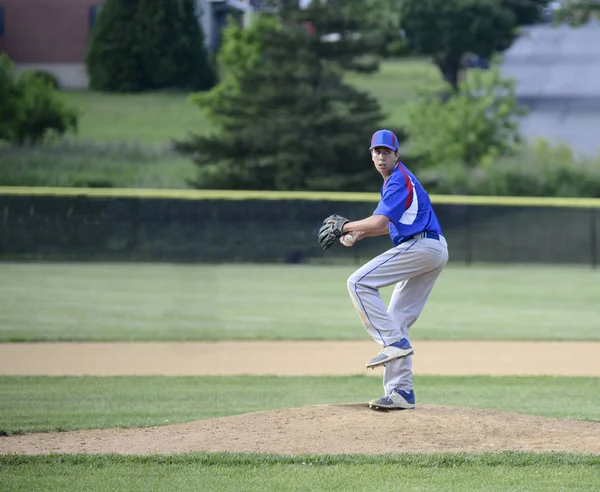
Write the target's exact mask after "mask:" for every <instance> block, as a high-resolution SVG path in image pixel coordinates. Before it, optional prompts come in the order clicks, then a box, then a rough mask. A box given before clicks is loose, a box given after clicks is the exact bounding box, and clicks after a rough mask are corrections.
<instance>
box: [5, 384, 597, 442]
mask: <svg viewBox="0 0 600 492" xmlns="http://www.w3.org/2000/svg"><path fill="white" fill-rule="evenodd" d="M415 388H416V395H417V399H418V403H419V404H423V403H431V404H437V405H450V406H460V407H472V408H483V409H499V410H503V411H509V412H517V413H523V414H529V415H540V416H545V417H558V418H568V419H578V420H590V421H596V422H600V378H588V377H550V376H544V377H529V376H528V377H525V376H520V377H499V376H471V377H467V376H452V377H450V376H447V377H442V376H419V375H417V376H415ZM380 393H382V389H381V380H380V379H379V378H375V377H370V376H335V377H334V376H331V377H324V376H314V377H275V376H229V377H227V376H201V377H199V376H186V377H159V376H144V377H141V376H140V377H125V376H123V377H41V376H40V377H16V376H15V377H6V376H4V377H1V376H0V394H2V399H1V400H0V435H10V434H20V433H24V432H45V431H67V430H76V429H101V428H114V427H148V426H158V425H167V424H174V423H179V422H190V421H194V420H199V419H206V418H215V417H225V416H228V415H238V414H243V413H249V412H257V411H261V410H271V409H277V408H295V407H300V406H304V405H317V404H328V403H355V402H361V401H369V400H371V399H373V398H376V397H379V396H381V394H380ZM556 395H561V397H560V398H556Z"/></svg>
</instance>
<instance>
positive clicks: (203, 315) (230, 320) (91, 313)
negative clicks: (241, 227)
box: [0, 263, 600, 342]
mask: <svg viewBox="0 0 600 492" xmlns="http://www.w3.org/2000/svg"><path fill="white" fill-rule="evenodd" d="M357 267H358V265H343V266H339V265H338V266H325V265H298V266H289V265H257V264H255V265H248V264H237V265H198V264H196V265H175V264H139V263H136V264H131V263H123V264H110V263H109V264H107V263H90V264H82V263H29V264H23V263H21V264H19V263H1V264H0V341H4V342H7V341H134V340H135V341H206V340H364V339H367V334H366V331H365V329H364V328H363V326H362V324H361V323H360V320H359V317H358V315H357V314H356V312H355V310H354V307H353V306H352V303H351V302H350V298H349V296H348V292H347V288H346V279H347V278H348V276H349V275H350V274H352V272H353V271H354V270H355V269H356V268H357ZM599 285H600V271H598V270H593V269H590V268H584V267H562V266H525V265H477V266H471V267H465V266H463V265H454V264H449V266H448V267H447V268H446V269H445V271H444V272H443V274H442V275H441V277H440V278H439V280H438V282H437V284H436V286H435V288H434V290H433V292H432V294H431V297H430V299H429V302H428V304H427V305H426V307H425V310H424V312H423V314H422V316H421V318H420V319H419V321H418V322H417V324H416V325H415V326H414V327H413V329H412V330H411V336H412V337H413V339H415V340H418V339H421V340H600V331H599V330H598V319H599V318H600V308H599V305H598V293H599V288H598V286H599ZM560 286H563V287H560ZM559 287H560V288H559ZM391 291H392V287H386V288H384V289H382V291H381V293H382V296H383V298H384V300H386V301H387V300H388V299H389V296H390V295H391Z"/></svg>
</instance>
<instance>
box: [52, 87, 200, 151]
mask: <svg viewBox="0 0 600 492" xmlns="http://www.w3.org/2000/svg"><path fill="white" fill-rule="evenodd" d="M61 94H62V96H63V98H64V100H65V101H66V102H67V103H69V104H71V105H73V106H76V107H77V108H79V109H80V111H81V112H82V114H81V117H80V120H79V134H78V138H79V139H82V140H91V141H96V142H122V141H137V142H140V143H146V144H150V143H168V142H169V141H170V140H171V139H174V138H183V137H186V136H187V135H188V134H189V133H190V132H193V133H205V132H206V131H207V130H209V129H210V123H209V122H208V120H207V119H206V117H205V116H204V113H203V112H202V111H201V110H200V109H199V108H198V107H197V106H195V105H193V104H192V103H191V102H190V101H189V99H188V97H189V94H188V93H184V92H175V93H165V92H158V93H152V92H151V93H142V94H114V93H100V92H91V91H78V92H62V93H61Z"/></svg>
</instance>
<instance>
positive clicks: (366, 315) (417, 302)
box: [348, 235, 448, 395]
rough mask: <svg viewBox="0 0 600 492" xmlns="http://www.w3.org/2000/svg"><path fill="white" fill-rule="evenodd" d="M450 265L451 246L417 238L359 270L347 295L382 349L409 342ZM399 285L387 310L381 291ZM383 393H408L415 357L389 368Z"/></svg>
mask: <svg viewBox="0 0 600 492" xmlns="http://www.w3.org/2000/svg"><path fill="white" fill-rule="evenodd" d="M447 261H448V245H447V243H446V240H445V239H444V238H443V237H440V239H439V240H437V239H430V238H421V237H420V236H418V235H417V236H415V238H414V239H411V240H409V241H407V242H405V243H402V244H401V245H400V246H396V247H394V248H392V249H389V250H388V251H386V252H384V253H382V254H380V255H379V256H377V257H376V258H374V259H373V260H371V261H369V262H368V263H366V264H365V265H363V266H362V267H361V268H359V269H358V270H356V272H354V273H353V274H352V275H351V276H350V278H349V279H348V291H349V293H350V297H351V299H352V302H353V304H354V306H355V307H356V310H357V311H358V314H359V316H360V319H361V320H362V322H363V324H364V326H365V328H366V330H367V332H368V333H369V334H370V335H371V337H373V340H375V341H376V342H377V343H378V344H380V345H381V346H382V347H385V346H387V345H390V344H391V343H394V342H396V341H398V340H401V339H402V338H407V339H409V340H410V337H409V336H408V329H409V328H410V327H411V326H412V325H413V324H414V323H415V321H417V319H418V318H419V315H420V314H421V311H422V310H423V307H424V306H425V303H426V302H427V299H428V297H429V294H430V293H431V290H432V289H433V285H434V284H435V281H436V280H437V278H438V276H439V275H440V273H441V272H442V270H443V269H444V266H446V263H447ZM393 284H396V287H395V289H394V292H393V293H392V297H391V299H390V304H389V306H388V308H387V309H386V307H385V304H384V303H383V300H382V299H381V296H380V294H379V289H380V288H382V287H387V286H389V285H393ZM383 389H384V391H385V394H386V395H390V394H392V392H393V391H394V390H395V389H400V390H404V391H410V390H412V389H413V382H412V355H410V356H408V357H403V358H401V359H397V360H395V361H392V362H390V363H388V364H386V365H385V368H384V371H383Z"/></svg>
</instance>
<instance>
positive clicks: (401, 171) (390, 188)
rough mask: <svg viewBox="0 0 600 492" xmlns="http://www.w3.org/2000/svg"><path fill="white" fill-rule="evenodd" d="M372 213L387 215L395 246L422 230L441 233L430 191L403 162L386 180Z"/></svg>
mask: <svg viewBox="0 0 600 492" xmlns="http://www.w3.org/2000/svg"><path fill="white" fill-rule="evenodd" d="M373 215H385V216H386V217H387V218H388V219H389V220H390V222H389V229H390V237H391V239H392V243H394V246H398V245H399V244H400V243H402V242H404V241H405V240H407V239H409V238H411V237H412V236H414V235H415V234H419V233H421V232H436V233H438V234H439V235H442V228H441V227H440V223H439V222H438V219H437V217H436V216H435V213H434V211H433V208H432V207H431V201H430V200H429V195H427V192H426V191H425V190H424V189H423V187H422V186H421V183H419V181H418V180H417V178H415V176H414V175H413V174H412V173H411V172H410V171H409V170H408V169H406V167H405V166H404V164H402V163H401V162H399V163H398V164H397V165H396V167H395V168H394V170H393V171H392V175H391V176H390V177H389V178H387V179H386V180H385V182H384V183H383V186H382V187H381V200H380V201H379V205H377V208H376V209H375V211H374V212H373Z"/></svg>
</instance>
